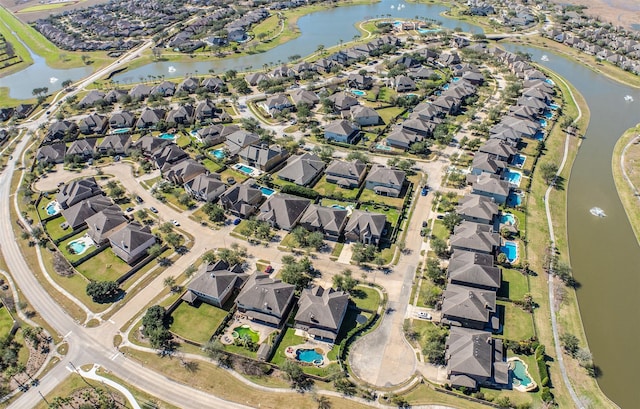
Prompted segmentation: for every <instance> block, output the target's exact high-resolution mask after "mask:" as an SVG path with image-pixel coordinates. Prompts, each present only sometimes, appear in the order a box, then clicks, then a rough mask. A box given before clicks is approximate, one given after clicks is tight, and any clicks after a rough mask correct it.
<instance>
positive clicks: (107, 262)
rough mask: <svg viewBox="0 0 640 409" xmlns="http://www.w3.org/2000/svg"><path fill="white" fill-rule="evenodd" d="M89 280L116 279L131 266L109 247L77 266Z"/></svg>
mask: <svg viewBox="0 0 640 409" xmlns="http://www.w3.org/2000/svg"><path fill="white" fill-rule="evenodd" d="M76 270H78V272H79V273H80V274H82V275H83V276H85V277H86V278H87V279H89V280H95V281H115V280H116V279H118V277H120V276H121V275H123V274H124V273H126V272H127V271H129V270H131V267H130V266H129V265H128V264H127V263H125V262H124V261H122V259H121V258H120V257H118V256H116V254H115V253H114V252H113V250H111V248H108V249H106V250H104V251H101V252H100V253H98V254H96V255H95V256H93V257H91V258H90V259H89V260H87V261H85V262H84V263H82V264H80V265H79V266H77V267H76Z"/></svg>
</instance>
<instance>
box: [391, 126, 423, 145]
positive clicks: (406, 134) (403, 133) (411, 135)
mask: <svg viewBox="0 0 640 409" xmlns="http://www.w3.org/2000/svg"><path fill="white" fill-rule="evenodd" d="M423 138H424V137H423V136H422V135H419V134H418V133H416V132H415V131H411V130H409V129H407V128H404V127H403V126H400V125H398V126H394V127H393V128H392V129H391V132H389V134H388V135H387V137H386V138H385V140H386V144H387V145H388V146H392V147H394V148H399V149H404V150H407V149H409V147H410V146H411V145H412V144H414V143H416V142H421V141H422V140H423Z"/></svg>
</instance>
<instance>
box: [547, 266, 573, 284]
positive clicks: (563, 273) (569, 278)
mask: <svg viewBox="0 0 640 409" xmlns="http://www.w3.org/2000/svg"><path fill="white" fill-rule="evenodd" d="M553 274H554V275H556V276H557V277H558V278H559V279H560V280H562V282H563V283H565V284H566V285H567V286H569V287H573V286H575V285H576V281H575V280H574V278H573V274H572V272H571V267H570V266H569V265H568V264H567V263H565V262H562V261H559V262H557V263H556V264H555V265H554V267H553Z"/></svg>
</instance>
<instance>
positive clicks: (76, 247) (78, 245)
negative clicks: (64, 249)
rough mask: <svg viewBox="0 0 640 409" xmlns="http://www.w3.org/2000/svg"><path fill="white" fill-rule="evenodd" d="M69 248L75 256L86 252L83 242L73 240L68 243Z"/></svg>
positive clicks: (85, 244)
mask: <svg viewBox="0 0 640 409" xmlns="http://www.w3.org/2000/svg"><path fill="white" fill-rule="evenodd" d="M69 247H70V248H71V250H73V252H74V253H75V254H82V253H84V252H85V251H86V250H87V243H86V242H85V241H84V240H83V239H80V240H74V241H71V242H69Z"/></svg>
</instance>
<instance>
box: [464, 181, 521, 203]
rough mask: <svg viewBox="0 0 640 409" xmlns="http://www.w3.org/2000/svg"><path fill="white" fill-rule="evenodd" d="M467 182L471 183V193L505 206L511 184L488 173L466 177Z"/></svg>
mask: <svg viewBox="0 0 640 409" xmlns="http://www.w3.org/2000/svg"><path fill="white" fill-rule="evenodd" d="M467 182H469V183H471V193H473V194H476V195H481V196H487V197H490V198H492V199H493V200H494V201H495V202H496V203H498V204H505V203H506V201H507V197H508V196H509V192H510V191H511V184H510V183H509V182H508V181H506V180H502V179H500V177H499V176H498V175H491V174H489V173H482V174H480V175H478V176H475V175H468V176H467Z"/></svg>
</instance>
